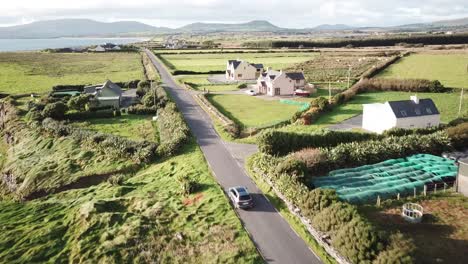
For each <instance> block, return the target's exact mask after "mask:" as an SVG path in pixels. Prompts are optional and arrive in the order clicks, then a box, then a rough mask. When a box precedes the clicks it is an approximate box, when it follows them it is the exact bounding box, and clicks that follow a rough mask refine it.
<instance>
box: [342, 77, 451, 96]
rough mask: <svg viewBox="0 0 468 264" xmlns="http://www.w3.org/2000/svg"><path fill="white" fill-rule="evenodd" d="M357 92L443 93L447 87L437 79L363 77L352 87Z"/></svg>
mask: <svg viewBox="0 0 468 264" xmlns="http://www.w3.org/2000/svg"><path fill="white" fill-rule="evenodd" d="M350 89H351V90H353V91H354V92H356V93H357V94H359V93H363V92H368V91H402V92H432V93H443V92H446V91H447V89H446V88H445V87H444V86H443V85H442V84H441V83H440V82H439V81H437V80H434V81H432V80H426V79H386V78H379V79H363V80H362V81H360V82H358V83H357V84H356V85H354V86H353V87H352V88H350Z"/></svg>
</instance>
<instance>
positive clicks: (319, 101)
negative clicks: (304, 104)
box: [310, 96, 330, 111]
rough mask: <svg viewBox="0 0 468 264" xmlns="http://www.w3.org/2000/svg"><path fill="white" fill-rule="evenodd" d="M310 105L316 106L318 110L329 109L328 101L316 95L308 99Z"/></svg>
mask: <svg viewBox="0 0 468 264" xmlns="http://www.w3.org/2000/svg"><path fill="white" fill-rule="evenodd" d="M310 106H311V107H317V108H318V109H319V110H320V111H326V110H328V109H329V106H330V102H329V101H328V99H326V98H325V97H322V96H320V97H317V98H314V99H313V100H312V101H310Z"/></svg>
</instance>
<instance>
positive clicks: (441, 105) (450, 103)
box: [280, 91, 468, 133]
mask: <svg viewBox="0 0 468 264" xmlns="http://www.w3.org/2000/svg"><path fill="white" fill-rule="evenodd" d="M411 95H414V93H406V92H371V93H362V94H358V95H356V96H355V97H354V98H353V99H352V100H351V101H349V102H347V103H346V104H344V105H341V106H338V107H336V108H334V109H333V110H332V111H331V112H328V113H325V114H324V115H322V116H321V117H320V118H319V119H318V120H317V121H316V122H315V123H314V124H312V125H309V126H303V125H294V124H293V125H289V126H285V127H283V128H281V129H280V130H282V131H290V132H301V133H312V132H315V131H316V130H317V129H320V128H324V127H326V126H328V125H332V124H337V123H340V122H342V121H344V120H346V119H349V118H351V117H354V116H356V115H360V114H362V104H369V103H384V102H386V101H397V100H409V97H410V96H411ZM418 97H419V98H421V99H423V98H431V99H432V100H433V101H434V103H435V104H436V106H437V108H438V109H439V111H440V113H441V121H442V122H445V123H447V122H450V121H451V120H453V119H455V118H457V114H458V106H459V102H460V93H459V92H458V91H455V92H453V93H418ZM463 98H464V99H463V101H464V103H463V107H462V115H463V114H464V115H468V94H467V93H465V95H464V97H463Z"/></svg>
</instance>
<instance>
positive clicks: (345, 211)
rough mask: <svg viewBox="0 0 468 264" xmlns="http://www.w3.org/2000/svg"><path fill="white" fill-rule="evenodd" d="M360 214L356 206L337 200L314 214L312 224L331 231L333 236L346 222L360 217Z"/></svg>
mask: <svg viewBox="0 0 468 264" xmlns="http://www.w3.org/2000/svg"><path fill="white" fill-rule="evenodd" d="M358 215H359V214H358V211H357V209H356V207H355V206H352V205H350V204H348V203H342V202H336V203H334V204H332V205H331V206H329V207H327V208H325V209H323V210H322V211H320V212H319V213H318V214H317V215H316V216H314V218H313V219H312V224H313V226H314V227H315V228H317V229H318V230H320V231H322V232H330V233H329V234H330V235H331V236H333V234H335V233H336V232H337V231H338V230H340V229H341V228H342V227H343V226H344V225H345V224H347V223H348V222H350V221H351V220H353V219H354V218H356V217H358Z"/></svg>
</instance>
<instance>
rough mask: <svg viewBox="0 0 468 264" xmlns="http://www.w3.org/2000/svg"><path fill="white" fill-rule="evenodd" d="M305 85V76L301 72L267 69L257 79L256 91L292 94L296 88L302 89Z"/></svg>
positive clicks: (271, 93)
mask: <svg viewBox="0 0 468 264" xmlns="http://www.w3.org/2000/svg"><path fill="white" fill-rule="evenodd" d="M305 86H306V84H305V77H304V74H303V73H302V72H283V71H282V70H281V71H275V70H271V69H268V70H267V71H266V72H264V73H263V74H262V75H261V76H260V77H259V78H258V79H257V87H258V93H260V94H266V95H269V96H277V95H294V92H295V91H296V90H297V89H304V88H305Z"/></svg>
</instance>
